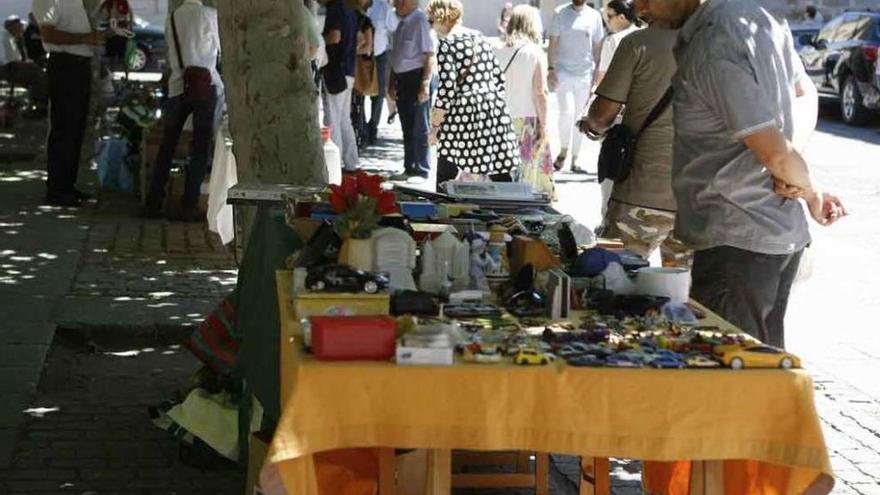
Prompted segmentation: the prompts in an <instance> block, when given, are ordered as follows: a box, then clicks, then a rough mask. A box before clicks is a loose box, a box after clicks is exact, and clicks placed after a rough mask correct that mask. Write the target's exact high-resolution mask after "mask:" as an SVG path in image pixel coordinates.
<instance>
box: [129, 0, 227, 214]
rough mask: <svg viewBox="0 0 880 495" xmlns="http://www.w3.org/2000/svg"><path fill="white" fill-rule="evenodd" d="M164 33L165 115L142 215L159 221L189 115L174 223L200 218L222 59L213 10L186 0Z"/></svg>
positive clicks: (168, 20)
mask: <svg viewBox="0 0 880 495" xmlns="http://www.w3.org/2000/svg"><path fill="white" fill-rule="evenodd" d="M165 32H166V33H169V34H170V39H171V42H172V43H170V44H169V46H168V65H169V67H170V68H171V77H170V78H169V79H168V96H169V98H168V101H167V102H166V103H165V109H164V112H163V121H162V123H163V129H162V144H160V145H159V154H158V155H157V157H156V165H155V170H153V177H152V180H151V181H150V190H149V192H148V193H147V200H146V206H145V209H144V216H146V217H147V218H157V217H159V216H160V215H161V211H162V203H163V201H164V198H165V187H166V185H167V184H168V177H169V175H170V172H171V161H172V159H173V158H174V150H175V149H177V141H178V140H179V139H180V133H181V132H182V131H183V125H184V124H185V123H186V120H187V118H188V117H189V116H190V115H192V125H193V134H192V146H191V148H190V158H189V163H188V164H187V166H186V177H185V180H184V186H183V199H182V201H181V203H180V209H179V210H177V211H178V213H177V217H176V218H177V219H178V220H183V221H197V220H199V219H204V215H203V214H200V213H199V211H198V208H197V204H198V200H199V196H200V195H201V189H202V181H204V179H205V174H206V173H207V170H208V153H209V150H210V148H211V139H212V138H213V136H214V121H215V119H214V116H215V115H214V110H215V109H216V106H217V99H218V95H219V94H220V93H221V92H222V88H223V81H222V80H221V79H220V74H219V73H218V72H217V62H218V58H219V56H220V31H219V29H218V25H217V9H215V8H213V7H206V6H205V5H203V4H202V1H201V0H184V2H183V3H182V4H181V5H180V7H178V8H177V9H175V10H173V11H172V12H171V13H170V14H169V15H168V18H167V20H166V21H165Z"/></svg>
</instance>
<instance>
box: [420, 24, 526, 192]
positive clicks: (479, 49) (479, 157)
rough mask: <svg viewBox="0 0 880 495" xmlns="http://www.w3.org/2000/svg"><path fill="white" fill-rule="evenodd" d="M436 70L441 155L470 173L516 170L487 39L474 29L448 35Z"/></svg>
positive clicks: (510, 131) (516, 157)
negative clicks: (443, 115) (441, 116)
mask: <svg viewBox="0 0 880 495" xmlns="http://www.w3.org/2000/svg"><path fill="white" fill-rule="evenodd" d="M437 66H438V67H439V68H440V85H439V87H438V89H437V97H436V100H435V107H437V108H439V109H443V110H446V111H447V113H446V119H445V120H444V121H443V125H442V127H441V128H440V132H439V136H438V137H439V140H440V143H439V148H438V152H439V154H440V155H441V156H443V157H445V158H447V159H448V160H449V161H451V162H452V163H454V164H455V165H457V166H458V167H459V168H461V169H463V170H465V171H466V172H470V173H472V174H484V175H486V174H500V173H505V172H509V171H511V170H512V169H514V168H518V163H517V160H519V151H518V149H517V145H516V143H517V141H516V136H515V134H514V132H513V127H512V120H511V118H510V114H509V113H508V111H507V104H506V102H505V101H504V82H503V81H504V80H503V78H502V73H501V68H500V67H499V66H498V61H497V60H496V59H495V52H494V51H493V50H492V48H491V47H490V46H489V44H488V43H487V42H486V40H485V39H484V38H483V37H482V36H481V35H480V34H479V33H476V32H473V31H464V32H459V33H452V34H450V35H449V36H447V37H446V38H445V39H443V40H441V41H440V46H439V49H438V51H437Z"/></svg>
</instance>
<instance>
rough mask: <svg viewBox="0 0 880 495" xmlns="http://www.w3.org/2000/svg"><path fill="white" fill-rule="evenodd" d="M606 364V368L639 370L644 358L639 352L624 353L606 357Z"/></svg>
mask: <svg viewBox="0 0 880 495" xmlns="http://www.w3.org/2000/svg"><path fill="white" fill-rule="evenodd" d="M606 362H607V363H608V366H614V367H617V368H641V367H642V366H643V365H644V364H645V357H644V355H642V354H641V353H639V352H634V351H624V352H618V353H616V354H612V355H610V356H608V357H607V358H606Z"/></svg>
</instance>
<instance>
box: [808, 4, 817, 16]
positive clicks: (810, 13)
mask: <svg viewBox="0 0 880 495" xmlns="http://www.w3.org/2000/svg"><path fill="white" fill-rule="evenodd" d="M807 15H808V16H810V17H816V7H813V6H812V5H807Z"/></svg>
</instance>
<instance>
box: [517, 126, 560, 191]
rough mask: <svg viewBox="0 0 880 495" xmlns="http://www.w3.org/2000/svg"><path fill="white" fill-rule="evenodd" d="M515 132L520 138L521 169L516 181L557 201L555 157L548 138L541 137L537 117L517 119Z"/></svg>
mask: <svg viewBox="0 0 880 495" xmlns="http://www.w3.org/2000/svg"><path fill="white" fill-rule="evenodd" d="M513 132H514V133H516V136H517V138H519V157H520V168H519V171H518V174H517V175H518V176H515V177H514V179H515V180H517V181H518V182H525V183H526V184H528V185H530V186H532V189H534V190H535V191H537V192H542V193H544V194H547V195H548V196H549V197H550V199H551V200H555V199H556V187H555V186H554V185H553V156H552V155H551V154H550V143H549V141H547V136H540V135H539V134H540V133H539V129H538V118H537V117H516V118H514V119H513Z"/></svg>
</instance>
